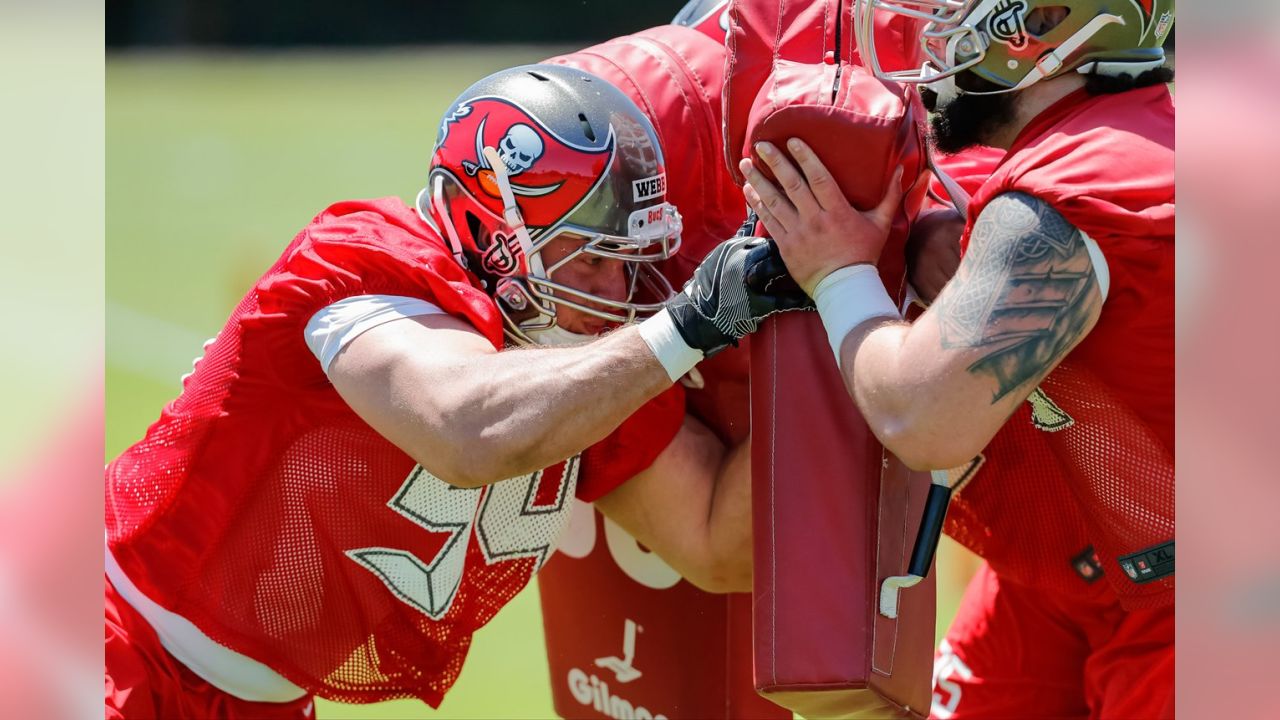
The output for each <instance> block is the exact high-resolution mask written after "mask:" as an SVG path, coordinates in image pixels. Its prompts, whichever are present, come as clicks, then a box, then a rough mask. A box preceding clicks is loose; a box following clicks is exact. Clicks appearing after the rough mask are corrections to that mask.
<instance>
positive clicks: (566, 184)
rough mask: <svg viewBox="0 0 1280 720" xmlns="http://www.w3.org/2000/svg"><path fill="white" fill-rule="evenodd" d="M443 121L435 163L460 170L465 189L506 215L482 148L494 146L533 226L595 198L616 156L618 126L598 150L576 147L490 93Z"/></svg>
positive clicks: (544, 224)
mask: <svg viewBox="0 0 1280 720" xmlns="http://www.w3.org/2000/svg"><path fill="white" fill-rule="evenodd" d="M463 107H465V108H467V109H466V110H465V111H464V110H463ZM445 124H446V127H445V128H443V132H442V134H441V140H440V142H439V143H438V144H437V145H436V150H435V157H434V158H433V160H432V165H433V166H434V167H437V168H456V170H453V171H452V172H450V174H451V175H453V176H454V177H455V179H456V180H457V181H458V183H459V185H461V186H462V188H463V189H465V190H466V191H467V192H468V193H469V194H470V195H471V196H472V197H474V198H475V199H476V200H477V201H478V202H479V203H480V204H481V205H483V206H484V207H485V209H486V210H488V211H489V212H491V213H492V214H493V215H494V217H499V218H500V217H502V216H503V211H502V199H501V193H500V192H499V190H498V181H497V176H496V174H495V173H494V169H493V168H491V167H490V166H489V161H488V159H487V158H486V157H485V155H484V148H486V147H491V148H493V149H495V150H496V151H497V152H498V157H499V158H501V159H502V165H503V166H504V167H503V168H502V169H503V170H504V171H505V172H506V174H507V177H508V178H509V179H510V183H511V191H512V193H514V194H515V196H516V200H517V205H519V208H520V213H521V215H522V216H523V217H524V221H525V223H526V224H528V225H529V227H530V228H540V227H548V226H550V225H554V224H555V223H556V222H558V221H559V220H560V219H561V218H563V217H564V216H565V215H566V214H567V213H568V212H569V211H570V210H572V209H573V208H574V207H576V206H577V205H578V204H579V203H580V202H582V200H584V199H585V198H586V197H587V196H588V195H590V194H591V192H592V191H593V190H594V189H595V188H596V186H598V185H599V184H600V182H601V181H602V180H603V179H604V176H605V174H606V173H607V172H608V169H609V167H610V165H611V164H612V161H613V155H614V152H615V147H614V145H615V142H614V134H613V128H612V127H610V128H609V134H608V136H607V137H605V138H602V139H601V141H600V142H599V143H598V144H597V145H596V146H595V147H586V146H582V145H578V144H575V143H573V142H570V141H568V140H565V139H563V138H561V137H559V136H558V135H556V134H555V133H553V132H552V131H551V130H550V129H549V128H548V127H547V126H546V125H544V124H543V123H542V122H540V121H539V120H538V119H537V118H536V117H534V115H533V114H532V113H530V112H529V111H527V110H525V109H524V108H522V107H520V106H519V105H516V104H515V103H513V102H511V101H510V100H507V99H504V98H497V97H492V96H489V97H480V98H476V99H474V100H469V101H468V102H467V103H465V104H464V105H460V106H459V107H457V108H455V109H454V110H453V111H452V112H451V113H450V114H449V115H448V116H447V117H446V119H445ZM458 170H461V172H458Z"/></svg>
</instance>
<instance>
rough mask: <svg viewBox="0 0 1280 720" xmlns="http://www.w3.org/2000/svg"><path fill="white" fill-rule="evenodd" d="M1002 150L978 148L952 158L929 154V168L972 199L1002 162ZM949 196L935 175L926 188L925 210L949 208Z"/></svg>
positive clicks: (935, 153)
mask: <svg viewBox="0 0 1280 720" xmlns="http://www.w3.org/2000/svg"><path fill="white" fill-rule="evenodd" d="M1004 154H1005V153H1004V150H1001V149H1000V148H993V147H987V146H985V145H978V146H975V147H971V148H967V149H965V150H962V151H960V152H958V153H956V154H954V155H944V154H942V153H939V152H936V151H935V152H934V154H933V164H934V166H935V167H936V168H937V169H938V170H941V171H942V172H945V173H946V174H947V175H949V176H950V177H951V179H952V180H955V181H956V184H957V185H959V186H960V189H961V190H964V191H965V192H966V193H968V194H969V196H970V197H973V195H974V194H976V193H977V192H978V189H979V188H981V187H982V184H983V183H985V182H986V181H987V180H989V179H990V178H991V173H993V172H995V169H996V167H997V166H999V165H1000V161H1001V160H1003V159H1004ZM951 205H952V202H951V196H950V194H949V193H948V192H947V189H946V187H945V186H943V184H942V181H941V180H939V179H938V176H937V174H936V173H935V174H934V175H933V179H932V182H931V183H930V184H929V200H928V202H927V208H928V209H935V208H941V207H951Z"/></svg>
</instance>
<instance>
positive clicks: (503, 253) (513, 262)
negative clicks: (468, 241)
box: [480, 232, 521, 277]
mask: <svg viewBox="0 0 1280 720" xmlns="http://www.w3.org/2000/svg"><path fill="white" fill-rule="evenodd" d="M520 255H521V250H520V240H519V238H517V237H516V234H515V233H510V234H508V233H504V232H496V233H494V234H493V242H491V243H489V247H488V249H486V250H485V251H484V255H483V256H482V257H481V258H480V265H481V266H482V267H484V269H485V270H486V271H488V272H489V273H491V274H493V275H499V276H502V277H510V276H511V275H514V274H515V273H516V271H517V270H519V269H520Z"/></svg>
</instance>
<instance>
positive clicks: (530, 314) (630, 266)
mask: <svg viewBox="0 0 1280 720" xmlns="http://www.w3.org/2000/svg"><path fill="white" fill-rule="evenodd" d="M484 154H485V155H486V157H487V159H488V160H489V164H490V167H491V168H492V170H493V171H494V176H495V178H496V181H497V185H498V188H499V191H500V193H501V196H502V204H503V216H502V217H497V216H495V215H493V214H492V213H491V212H489V211H488V210H487V209H486V208H485V207H484V206H483V205H482V204H481V203H478V202H473V203H465V202H459V200H461V199H462V198H461V197H459V196H460V195H461V196H466V195H467V194H468V193H467V191H466V189H465V188H462V187H461V186H459V185H458V184H457V183H456V182H453V181H452V178H451V177H450V176H449V175H448V174H447V173H433V175H432V179H431V183H430V184H429V185H428V187H426V188H423V190H422V192H421V193H419V195H418V201H417V203H416V205H417V209H418V214H419V215H420V216H421V217H422V218H423V219H424V220H426V221H427V222H428V223H429V224H430V225H431V226H432V227H434V228H436V229H437V230H438V231H441V232H442V234H443V235H444V236H445V237H446V239H447V240H448V241H449V244H450V247H451V249H452V250H453V253H454V256H455V257H456V258H457V259H458V261H459V262H460V263H461V264H462V265H463V266H464V267H466V268H468V269H469V270H471V271H472V272H474V273H475V274H477V275H478V276H480V278H481V281H482V282H483V283H484V285H485V289H486V290H487V291H488V292H489V293H490V294H492V295H493V297H494V299H495V301H496V302H497V304H498V309H499V311H500V312H501V313H502V315H503V319H504V332H505V334H506V335H507V337H508V338H509V339H510V340H511V341H513V342H515V343H516V344H520V345H531V344H544V343H542V342H539V341H536V340H535V337H537V336H539V335H542V336H544V337H545V331H549V330H553V329H555V328H556V327H557V308H558V307H569V308H573V309H574V310H577V311H579V312H582V313H586V314H588V315H591V316H594V317H598V318H600V319H602V320H605V321H606V322H608V323H610V324H613V325H626V324H629V323H633V322H636V321H638V320H641V319H644V318H646V317H649V316H651V315H653V314H655V313H657V312H659V311H660V310H662V308H663V303H664V302H665V301H666V300H668V299H669V298H671V297H672V296H673V295H675V289H674V288H673V287H672V286H671V283H670V282H669V281H668V280H667V279H666V277H665V276H664V275H663V274H662V273H661V272H660V270H659V268H658V265H657V264H658V263H660V262H662V261H664V260H668V259H670V258H671V257H673V256H674V255H675V254H676V253H677V252H678V251H679V250H680V244H681V230H682V222H681V218H680V213H679V212H678V211H677V210H676V208H675V206H674V205H671V204H670V203H667V202H661V203H658V204H655V205H650V206H648V207H644V208H640V209H637V210H635V211H633V212H631V213H630V214H629V216H628V218H627V234H626V235H618V234H612V233H608V232H603V231H601V230H600V229H598V228H592V227H587V226H585V225H579V224H575V223H573V222H571V221H570V220H571V219H572V218H570V219H568V220H566V221H563V222H560V223H558V224H556V225H554V226H552V227H548V228H540V229H537V230H535V231H534V232H531V231H530V230H529V228H528V227H527V225H526V224H525V222H524V218H523V215H522V214H521V212H520V208H519V206H518V205H517V204H516V201H515V194H514V192H512V189H511V181H510V177H509V173H508V170H507V167H506V165H505V164H504V163H503V162H501V161H500V158H499V157H498V152H497V150H495V149H494V148H492V147H486V148H484ZM459 208H464V211H463V212H462V213H459V212H458V209H459ZM451 211H452V212H451ZM463 233H467V234H471V235H473V236H487V237H483V238H482V237H473V238H472V244H475V245H484V246H486V247H487V248H488V249H489V250H490V251H496V252H503V248H505V249H506V251H507V252H509V253H510V256H511V261H510V262H511V264H512V267H511V270H510V272H509V273H508V274H505V275H494V274H492V273H489V272H486V271H485V270H484V269H483V268H486V267H492V265H493V263H486V262H481V259H480V258H479V257H477V256H475V255H474V253H469V252H467V251H466V247H467V243H466V242H465V241H464V240H463V237H462V234H463ZM561 238H572V239H573V240H575V241H576V242H578V246H577V248H576V249H575V250H573V251H571V252H570V253H568V254H567V255H565V256H564V257H562V258H560V259H558V260H556V261H555V262H554V263H551V264H550V265H547V264H546V263H545V262H544V259H543V254H542V253H543V250H545V249H546V248H547V246H548V245H550V244H551V243H552V242H553V241H555V240H557V239H561ZM484 240H487V242H483V241H484ZM584 255H590V256H595V257H600V258H603V259H605V260H610V261H615V262H621V263H623V272H624V273H625V275H626V290H625V294H624V296H623V298H622V299H620V300H619V299H613V298H606V297H603V296H600V295H595V294H592V293H589V292H585V291H582V290H579V289H577V288H574V287H572V286H571V285H568V284H566V283H564V282H561V281H558V280H557V279H556V273H557V271H559V270H561V269H562V268H564V267H565V266H566V265H567V264H568V263H570V262H572V261H574V260H576V259H578V258H580V257H582V256H584ZM577 339H580V340H583V341H585V340H589V339H590V337H588V336H578V338H577Z"/></svg>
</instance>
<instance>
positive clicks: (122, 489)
mask: <svg viewBox="0 0 1280 720" xmlns="http://www.w3.org/2000/svg"><path fill="white" fill-rule="evenodd" d="M666 182H667V178H666V175H665V172H664V156H663V151H662V148H661V147H659V143H658V141H657V139H656V136H655V134H654V130H653V128H652V126H651V125H650V123H649V121H648V119H647V118H646V117H645V115H643V114H642V113H641V111H640V110H639V109H638V108H637V107H636V106H635V104H634V103H633V102H631V101H630V100H629V99H628V98H627V97H626V96H625V95H623V94H622V93H621V92H620V91H619V90H617V89H616V88H614V87H613V86H611V85H610V84H608V83H607V82H605V81H603V80H601V79H600V78H598V77H596V76H593V75H591V74H589V73H586V72H583V71H580V70H575V69H572V68H567V67H562V66H556V65H533V66H525V67H520V68H515V69H512V70H507V71H503V72H499V73H497V74H495V75H492V76H490V77H488V78H485V79H484V80H481V81H480V82H478V83H476V84H475V85H473V86H472V87H471V88H469V89H468V90H467V91H465V92H464V93H463V94H462V96H461V97H459V98H458V100H457V101H455V102H454V104H453V105H452V106H451V107H450V108H449V110H448V112H447V113H446V114H445V116H444V118H443V120H442V121H441V123H440V128H439V135H438V138H437V143H436V148H435V152H434V155H433V157H432V160H431V167H430V172H429V175H428V181H427V187H426V188H425V189H424V190H423V191H422V192H421V193H420V194H419V195H418V199H417V202H416V207H406V206H405V205H404V204H403V203H402V202H401V201H399V200H398V199H396V198H384V199H380V200H369V201H350V202H341V203H338V204H335V205H333V206H331V207H329V208H328V209H326V210H324V211H323V212H321V213H320V214H319V215H318V216H316V218H315V219H314V220H313V221H312V222H311V223H310V224H309V225H308V226H307V227H305V228H303V230H302V231H301V232H300V233H299V234H298V235H297V237H296V238H294V240H293V242H292V243H291V244H290V245H289V246H288V247H287V248H286V249H285V251H284V253H283V254H282V255H281V256H280V258H279V260H278V261H277V262H276V263H275V264H274V265H273V266H272V267H271V268H270V269H268V270H267V271H266V273H265V274H264V275H263V276H262V277H261V278H260V279H259V280H258V281H257V282H256V284H255V285H254V286H253V288H252V289H251V290H250V291H249V293H248V294H247V295H246V296H245V297H244V299H243V300H242V301H241V303H240V304H239V305H238V306H237V307H236V308H235V310H234V311H233V313H232V315H231V317H230V319H229V320H228V321H227V323H226V325H225V327H224V328H223V330H222V331H221V332H220V333H219V334H218V336H217V337H216V338H214V339H213V340H211V341H210V342H209V343H208V344H207V346H206V353H205V355H204V357H203V359H201V360H199V361H198V363H197V365H196V367H195V369H194V372H193V373H192V374H191V375H189V376H188V377H187V378H185V379H184V383H183V391H182V394H181V395H180V396H179V397H178V398H177V399H176V400H175V401H173V402H172V403H171V404H169V405H168V406H167V407H166V408H165V409H164V411H163V413H162V415H161V417H160V419H159V420H158V421H157V422H156V423H155V424H153V425H152V426H151V427H150V429H149V430H148V432H147V434H146V437H145V438H143V439H142V440H141V441H140V442H138V443H137V444H135V445H134V446H132V447H131V448H129V449H128V450H126V451H125V452H124V453H123V454H121V455H120V457H118V458H117V459H116V460H115V461H113V462H112V463H111V464H110V465H109V466H108V468H107V471H106V531H107V552H106V563H107V579H108V582H107V588H106V593H107V596H106V597H107V602H106V609H107V643H106V675H107V686H106V690H107V713H108V717H126V718H143V717H165V718H174V717H214V716H216V717H309V716H311V714H312V713H313V706H312V702H311V696H312V695H320V696H323V697H325V698H329V699H332V700H336V701H342V702H353V703H365V702H376V701H381V700H386V699H392V698H401V697H416V698H420V699H422V700H423V701H425V702H427V703H428V704H430V705H432V706H436V705H438V704H439V702H440V700H441V699H442V697H443V695H444V693H445V692H446V691H447V690H448V688H449V687H450V685H451V684H452V683H453V681H454V680H455V678H456V677H457V675H458V673H459V671H460V670H461V667H462V663H463V660H464V658H465V656H466V653H467V649H468V646H469V643H470V639H471V636H472V634H473V633H474V632H475V631H476V630H477V629H478V628H479V627H481V626H482V625H484V624H485V623H486V622H487V621H488V620H489V619H490V618H491V617H493V615H494V614H495V613H496V612H497V611H498V610H499V609H500V608H501V607H502V606H503V605H504V604H505V603H506V602H507V601H509V600H510V599H511V598H512V597H513V596H514V595H515V594H516V593H517V592H519V590H520V589H521V588H523V587H524V586H525V585H526V584H527V583H528V581H529V579H530V578H531V576H532V575H533V573H534V572H536V570H537V569H538V568H539V567H540V566H541V564H542V563H543V562H544V561H545V560H546V559H547V556H548V555H549V554H550V553H551V552H552V551H553V548H554V547H555V543H556V539H557V536H558V535H559V533H560V531H561V530H562V529H563V528H564V526H565V524H566V522H567V521H568V517H569V511H570V506H571V503H570V502H569V500H570V499H571V498H573V497H574V496H577V497H579V498H582V499H584V500H587V501H594V502H595V503H596V506H597V507H599V508H600V509H601V510H602V511H603V512H605V513H606V514H607V515H608V516H609V517H610V518H612V519H613V520H614V521H616V522H617V523H618V524H619V525H621V526H622V527H623V528H625V529H627V530H628V531H629V532H630V533H632V534H633V535H634V536H635V537H636V539H637V540H639V541H640V542H642V543H644V544H645V545H646V546H648V547H649V548H651V549H653V550H654V551H655V552H657V553H659V554H660V555H661V556H662V557H663V558H664V559H665V560H667V562H669V563H670V564H671V565H672V566H673V567H675V568H676V569H677V570H679V571H681V572H682V573H684V574H685V575H686V577H688V578H689V579H690V580H692V581H693V582H695V583H696V584H698V585H700V586H701V587H703V588H706V589H710V590H717V591H730V590H745V589H747V588H749V586H750V512H749V492H748V476H749V473H748V472H747V458H748V455H747V453H746V452H745V446H744V447H743V448H740V449H726V448H725V447H724V446H723V445H722V444H721V443H720V441H719V440H718V439H717V438H716V436H715V435H713V434H712V433H711V432H710V431H708V430H707V429H706V428H705V427H703V426H702V425H701V424H700V423H699V422H698V421H696V420H694V419H692V418H689V417H686V416H685V413H684V402H683V398H682V394H681V389H680V387H679V386H678V385H675V386H673V383H674V382H675V381H677V380H679V379H680V378H681V377H682V376H683V375H685V373H687V372H688V371H689V370H690V369H692V368H693V366H694V364H695V363H697V362H698V361H699V360H701V359H702V358H703V357H705V356H707V355H710V354H713V353H714V352H716V351H718V350H719V349H722V348H724V347H726V346H728V345H730V344H733V343H735V342H736V340H737V339H738V338H740V337H742V336H743V335H744V334H745V333H747V332H749V331H750V330H751V329H752V328H753V327H754V326H755V325H756V324H757V322H758V321H759V319H760V318H762V317H763V316H765V315H767V314H769V313H771V312H775V311H780V310H784V309H788V308H792V307H796V306H798V305H801V304H803V303H806V302H807V299H806V298H805V297H804V296H803V295H802V294H800V293H795V294H792V295H776V294H769V293H768V292H758V291H756V290H755V289H754V288H757V287H759V288H763V287H767V285H768V282H769V280H770V279H771V278H773V277H776V276H778V275H780V274H782V273H784V272H785V269H784V268H783V267H782V265H781V262H780V260H778V259H777V256H776V255H770V250H769V248H768V247H767V246H766V245H765V244H764V243H763V242H762V241H759V240H756V239H748V238H743V239H738V240H735V241H733V242H730V243H726V244H724V245H721V246H720V247H718V248H716V250H715V251H714V252H713V253H712V261H711V262H710V263H708V264H707V265H706V266H705V267H704V268H702V269H700V270H699V271H697V273H696V274H695V276H694V277H693V278H692V279H691V280H690V281H689V283H688V284H687V286H686V289H685V290H684V291H683V292H681V293H679V294H675V295H674V297H673V296H672V292H671V289H670V287H669V286H668V285H666V283H665V282H664V281H663V280H662V277H661V275H660V274H659V273H657V272H656V271H655V267H656V265H657V263H659V262H661V261H663V260H665V259H667V258H669V257H671V255H672V254H674V253H675V252H676V250H677V248H678V245H679V243H680V232H681V220H680V215H679V213H678V212H677V211H676V209H675V208H674V207H672V206H671V205H670V204H669V203H667V202H666V199H665V194H666ZM748 277H751V278H752V283H751V284H748V282H747V279H748ZM664 301H665V307H664V306H663V303H664ZM659 310H660V311H659ZM645 316H648V317H647V319H644V320H643V321H642V322H638V323H637V322H635V321H636V320H638V319H639V318H642V317H645ZM601 334H603V335H604V336H603V337H597V336H599V335H601ZM584 592H590V590H589V589H587V588H584Z"/></svg>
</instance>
